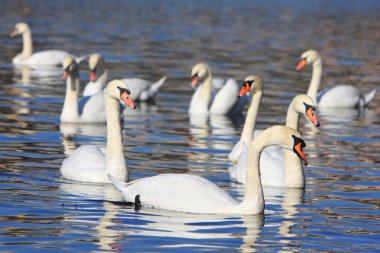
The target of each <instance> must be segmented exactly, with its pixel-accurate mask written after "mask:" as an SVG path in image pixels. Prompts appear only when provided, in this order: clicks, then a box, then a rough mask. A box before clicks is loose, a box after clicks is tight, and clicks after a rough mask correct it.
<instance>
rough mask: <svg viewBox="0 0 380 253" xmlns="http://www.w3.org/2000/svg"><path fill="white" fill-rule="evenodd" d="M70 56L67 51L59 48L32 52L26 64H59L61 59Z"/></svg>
mask: <svg viewBox="0 0 380 253" xmlns="http://www.w3.org/2000/svg"><path fill="white" fill-rule="evenodd" d="M68 56H70V54H69V53H67V52H65V51H60V50H46V51H41V52H37V53H34V54H32V56H31V57H30V58H29V59H27V62H26V63H27V64H28V65H30V66H31V67H33V66H60V65H62V62H63V60H64V59H65V58H66V57H68Z"/></svg>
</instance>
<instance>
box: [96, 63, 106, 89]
mask: <svg viewBox="0 0 380 253" xmlns="http://www.w3.org/2000/svg"><path fill="white" fill-rule="evenodd" d="M99 67H100V71H101V75H100V76H99V77H98V82H99V83H100V84H101V86H102V87H104V86H105V84H106V82H107V76H108V70H107V67H106V64H105V62H104V61H103V60H102V61H101V62H100V64H99Z"/></svg>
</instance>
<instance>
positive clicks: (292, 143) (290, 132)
mask: <svg viewBox="0 0 380 253" xmlns="http://www.w3.org/2000/svg"><path fill="white" fill-rule="evenodd" d="M253 142H254V143H252V145H251V146H252V147H254V148H261V149H264V148H265V147H268V146H271V145H279V146H281V147H282V148H285V149H288V150H291V151H293V152H294V153H296V154H297V156H298V157H299V158H300V159H301V160H302V161H303V162H304V164H305V165H307V164H308V161H307V158H306V155H305V153H304V150H303V149H304V148H305V147H306V144H305V142H304V141H303V139H302V137H301V134H300V133H299V132H298V131H296V130H294V129H293V128H290V127H287V126H280V125H277V126H272V127H269V128H267V129H266V130H264V131H263V132H262V133H261V134H260V135H259V136H257V137H255V139H254V140H253Z"/></svg>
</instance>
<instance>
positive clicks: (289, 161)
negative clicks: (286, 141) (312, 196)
mask: <svg viewBox="0 0 380 253" xmlns="http://www.w3.org/2000/svg"><path fill="white" fill-rule="evenodd" d="M284 163H285V169H284V174H285V177H284V178H285V182H284V184H285V187H292V188H304V187H305V175H304V171H303V167H302V162H301V159H300V158H299V157H298V156H297V155H296V154H295V153H294V152H293V151H290V150H288V149H285V150H284Z"/></svg>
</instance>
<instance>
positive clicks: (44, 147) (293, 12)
mask: <svg viewBox="0 0 380 253" xmlns="http://www.w3.org/2000/svg"><path fill="white" fill-rule="evenodd" d="M379 11H380V4H379V3H378V2H377V1H349V2H347V1H322V0H321V1H303V2H300V1H269V2H268V1H240V0H238V1H233V2H231V1H196V2H194V1H81V2H80V3H78V2H77V1H32V0H30V1H2V8H0V14H1V15H0V21H1V22H0V29H1V31H2V33H1V35H0V110H1V113H0V180H1V184H0V194H1V198H0V207H1V208H0V219H1V223H0V231H1V232H0V233H1V236H0V250H1V251H22V252H42V251H51V250H56V251H68V250H73V251H81V252H88V251H123V252H193V251H213V252H239V251H241V252H253V251H261V252H262V251H268V252H274V251H302V252H305V251H328V252H331V251H338V252H354V251H361V252H374V251H376V250H378V247H379V240H380V235H379V233H380V229H379V227H380V211H379V205H380V201H379V190H380V183H379V181H380V171H379V167H380V166H379V163H380V162H379V150H380V149H379V147H380V141H379V140H380V110H379V108H378V105H379V103H380V98H379V96H376V98H375V101H373V103H372V106H371V107H370V108H368V109H365V110H361V111H358V110H335V111H334V110H322V111H320V112H319V117H320V121H321V127H319V128H318V129H316V128H314V127H312V126H310V124H307V123H306V122H305V121H306V120H305V119H302V120H301V132H302V133H303V136H304V139H305V140H306V142H307V150H306V152H307V154H308V158H309V160H310V166H308V167H306V168H305V173H306V183H307V185H306V189H305V191H302V190H297V189H270V188H266V189H265V194H266V202H267V203H266V209H265V215H264V216H220V215H193V214H184V213H174V212H165V211H159V210H153V209H147V208H142V209H141V210H140V211H138V212H136V211H135V210H133V209H132V208H129V207H125V206H121V205H116V204H114V203H111V202H108V201H105V200H116V199H119V198H120V195H119V193H118V192H117V191H116V190H115V189H114V188H113V187H112V186H111V185H108V186H104V185H89V184H81V183H76V182H72V181H69V180H65V179H63V178H61V176H60V173H59V168H60V165H61V163H62V160H63V159H64V158H65V157H66V156H67V155H69V154H70V153H72V152H73V150H75V148H76V147H78V146H80V145H82V144H95V145H99V146H105V143H106V126H105V124H95V125H94V124H86V125H80V126H79V125H70V124H60V122H59V114H60V111H61V108H62V104H63V97H64V90H65V89H64V87H65V85H64V82H63V81H62V80H61V77H60V75H61V73H60V72H61V70H59V69H58V70H56V71H52V72H47V73H46V71H45V72H41V71H33V70H30V69H27V68H23V69H15V68H13V66H12V65H11V64H10V63H11V59H12V57H13V56H14V55H16V54H17V53H18V52H19V51H20V50H21V40H20V38H17V39H13V38H9V37H8V36H7V33H8V32H9V31H11V30H12V28H13V26H14V24H15V23H17V22H19V21H26V22H28V23H29V24H30V26H31V27H32V32H33V37H34V48H35V50H36V51H39V50H44V49H52V48H56V49H65V50H67V51H70V52H72V53H73V54H76V55H84V54H89V53H92V52H99V53H102V54H103V55H104V57H105V59H106V60H107V63H108V66H109V69H110V73H109V75H110V78H118V77H126V76H138V77H142V78H145V79H148V80H158V79H159V78H160V77H161V76H163V75H167V76H168V79H167V81H166V83H165V84H164V86H163V87H162V89H161V92H160V94H158V96H157V98H156V103H154V104H138V105H137V106H138V109H137V110H136V111H132V110H129V111H128V112H127V114H128V115H126V116H125V122H124V126H123V136H124V144H125V156H126V158H127V164H128V168H129V169H130V171H131V177H132V179H137V178H141V177H145V176H151V175H156V174H160V173H168V172H175V173H190V174H194V175H199V176H203V177H206V178H208V179H210V180H211V181H213V182H215V183H216V184H217V185H218V186H220V187H222V188H223V189H225V190H227V191H229V192H230V193H231V194H232V195H233V196H235V197H236V198H238V199H241V197H242V196H243V193H244V189H243V187H242V186H240V185H238V184H235V183H233V182H231V181H230V180H229V178H228V174H227V169H228V166H229V164H228V162H227V155H228V153H229V151H230V149H231V148H232V146H233V144H234V143H235V142H236V141H237V140H238V138H239V136H240V133H241V130H242V127H243V123H244V114H243V115H242V116H236V117H224V116H218V117H209V118H201V117H191V118H189V115H188V114H187V109H188V106H189V102H190V99H191V95H192V92H193V91H192V90H191V88H190V70H191V67H192V66H193V65H194V64H195V63H197V62H199V61H206V62H207V63H209V64H210V65H211V67H212V69H213V72H214V75H215V76H218V77H221V78H227V77H233V78H236V79H238V80H240V81H241V80H243V79H244V77H245V76H247V75H248V74H256V75H260V76H262V77H263V79H264V81H265V93H264V96H263V100H262V105H261V108H260V113H259V118H258V123H257V127H258V128H259V129H265V128H266V127H268V126H270V125H274V124H283V123H284V122H285V116H286V115H285V113H286V110H287V106H288V104H289V103H290V101H291V99H292V97H294V96H295V95H296V94H298V93H304V92H306V90H307V85H308V82H309V79H310V69H309V68H308V69H306V70H304V71H302V72H301V73H298V72H296V71H295V65H296V63H297V60H298V58H299V56H300V54H301V53H302V52H303V51H305V50H306V49H310V48H313V49H316V50H318V51H319V52H320V53H321V55H322V57H323V60H324V76H323V84H322V87H328V86H331V85H336V84H342V83H345V84H352V85H356V86H358V87H360V88H361V89H362V90H363V91H365V92H368V91H370V90H371V89H372V88H373V87H377V88H378V89H379V83H380V78H379V73H380V54H379V52H380V48H379V43H378V42H379V41H380V33H379V31H380V20H379V15H378V14H379ZM88 76H89V72H88V70H87V69H86V66H82V69H81V77H82V80H83V84H85V83H86V82H87V81H88V79H89V77H88Z"/></svg>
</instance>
